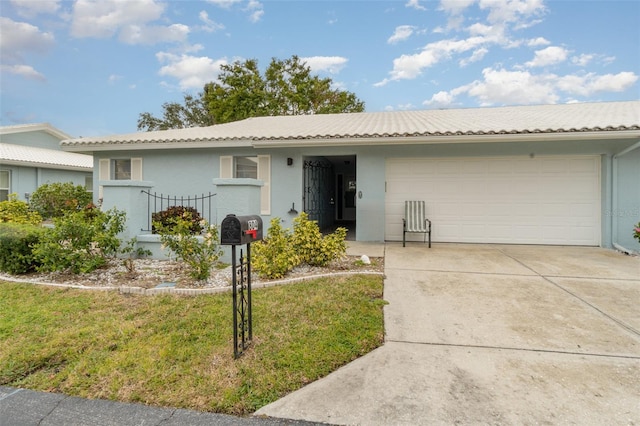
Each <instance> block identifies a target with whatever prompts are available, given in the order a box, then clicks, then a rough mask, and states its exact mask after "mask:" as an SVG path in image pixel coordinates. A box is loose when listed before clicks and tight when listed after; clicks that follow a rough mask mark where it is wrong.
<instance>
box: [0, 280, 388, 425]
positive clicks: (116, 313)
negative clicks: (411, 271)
mask: <svg viewBox="0 0 640 426" xmlns="http://www.w3.org/2000/svg"><path fill="white" fill-rule="evenodd" d="M382 280H383V279H382V277H381V276H370V275H357V276H349V277H337V278H322V279H316V280H313V281H307V282H302V283H297V284H290V285H286V286H280V287H272V288H268V289H260V290H254V291H253V337H254V340H253V345H252V347H251V348H250V349H249V350H248V351H247V352H246V353H245V354H244V355H243V356H242V357H241V358H240V359H238V360H234V359H233V343H232V342H233V330H232V304H231V294H230V293H226V294H220V295H202V296H197V297H192V296H176V295H161V296H130V295H128V296H125V295H121V294H118V293H116V292H104V291H86V290H73V289H56V288H49V287H44V286H36V285H28V284H15V283H7V282H0V313H1V314H0V385H7V386H15V387H22V388H28V389H34V390H44V391H50V392H61V393H64V394H67V395H73V396H80V397H86V398H105V399H112V400H119V401H127V402H142V403H145V404H151V405H160V406H168V407H176V408H190V409H196V410H201V411H212V412H220V413H227V414H236V415H242V414H248V413H251V412H253V411H255V410H256V409H258V408H260V407H262V406H263V405H266V404H268V403H270V402H272V401H275V400H276V399H278V398H280V397H282V396H283V395H285V394H287V393H289V392H292V391H294V390H296V389H299V388H300V387H302V386H304V385H305V384H307V383H309V382H312V381H314V380H316V379H318V378H320V377H323V376H325V375H327V374H328V373H330V372H331V371H333V370H335V369H337V368H338V367H340V366H342V365H344V364H346V363H348V362H350V361H352V360H354V359H355V358H358V357H360V356H362V355H364V354H366V353H367V352H369V351H371V350H373V349H374V348H376V347H378V346H380V345H381V344H382V342H383V337H384V330H383V314H382V306H383V305H384V301H383V300H382Z"/></svg>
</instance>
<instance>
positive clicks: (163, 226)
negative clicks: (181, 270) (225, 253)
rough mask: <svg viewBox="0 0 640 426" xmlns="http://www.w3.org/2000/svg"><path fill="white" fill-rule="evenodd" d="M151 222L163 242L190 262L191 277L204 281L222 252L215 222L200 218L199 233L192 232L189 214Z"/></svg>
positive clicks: (188, 263) (179, 257)
mask: <svg viewBox="0 0 640 426" xmlns="http://www.w3.org/2000/svg"><path fill="white" fill-rule="evenodd" d="M153 226H154V227H155V229H156V232H157V233H158V234H160V241H161V242H162V246H163V247H164V248H167V249H169V250H170V251H171V252H173V253H174V254H175V255H176V258H177V259H178V260H180V261H183V262H185V263H186V264H187V265H188V266H189V268H190V270H189V276H191V278H193V279H195V280H198V281H205V280H207V279H208V278H209V277H210V276H211V268H212V267H213V266H214V265H215V264H216V263H217V262H218V259H220V256H222V251H221V250H220V245H219V239H218V228H217V227H216V226H215V225H209V224H208V223H207V221H206V220H204V219H201V220H200V222H199V223H198V227H199V228H200V229H201V230H202V233H201V234H200V235H194V225H193V221H192V219H191V217H190V216H189V217H184V216H174V217H172V218H168V219H167V220H166V221H165V222H154V223H153Z"/></svg>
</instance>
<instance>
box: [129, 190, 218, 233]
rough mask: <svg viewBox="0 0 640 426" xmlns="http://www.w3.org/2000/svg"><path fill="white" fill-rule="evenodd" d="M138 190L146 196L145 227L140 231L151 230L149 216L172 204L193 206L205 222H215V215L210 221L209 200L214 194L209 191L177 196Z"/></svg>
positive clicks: (211, 214)
mask: <svg viewBox="0 0 640 426" xmlns="http://www.w3.org/2000/svg"><path fill="white" fill-rule="evenodd" d="M140 192H141V193H143V194H146V196H147V229H141V231H152V229H153V227H152V219H151V218H152V216H153V214H154V213H158V212H161V211H163V210H166V209H167V208H169V207H173V206H182V207H193V208H194V209H196V210H197V211H198V213H200V216H201V217H202V218H203V219H206V220H207V222H209V223H210V224H215V223H217V222H216V220H217V219H216V218H215V217H213V220H214V221H213V222H212V221H211V218H212V216H214V215H213V211H212V209H211V201H212V199H213V197H215V195H216V194H212V193H211V192H209V193H208V194H202V195H200V196H198V195H194V196H190V195H188V196H183V195H180V196H178V195H164V194H158V193H157V192H149V191H145V190H144V189H143V190H142V191H140Z"/></svg>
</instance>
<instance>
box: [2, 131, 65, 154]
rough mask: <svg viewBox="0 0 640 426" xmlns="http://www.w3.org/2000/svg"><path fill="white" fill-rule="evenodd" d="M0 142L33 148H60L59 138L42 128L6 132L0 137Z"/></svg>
mask: <svg viewBox="0 0 640 426" xmlns="http://www.w3.org/2000/svg"><path fill="white" fill-rule="evenodd" d="M0 140H1V141H2V143H11V144H15V145H22V146H32V147H35V148H45V149H55V150H59V149H60V146H59V145H60V140H61V138H57V137H55V136H53V135H52V134H50V133H47V132H46V131H43V130H38V131H29V132H19V133H6V134H3V135H2V137H1V138H0Z"/></svg>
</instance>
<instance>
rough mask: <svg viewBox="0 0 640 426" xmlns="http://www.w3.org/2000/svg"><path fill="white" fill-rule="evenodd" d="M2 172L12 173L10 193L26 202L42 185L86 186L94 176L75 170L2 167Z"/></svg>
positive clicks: (0, 165)
mask: <svg viewBox="0 0 640 426" xmlns="http://www.w3.org/2000/svg"><path fill="white" fill-rule="evenodd" d="M0 170H8V171H9V173H10V184H11V190H10V193H16V194H18V199H20V200H26V198H27V194H31V193H33V191H35V190H36V189H37V188H38V187H39V186H40V185H43V184H45V183H54V182H71V183H73V184H74V185H81V186H85V184H86V180H87V179H90V178H91V176H92V173H91V172H80V171H75V170H57V169H48V168H42V167H29V166H24V167H21V166H12V165H2V164H1V163H0Z"/></svg>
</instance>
